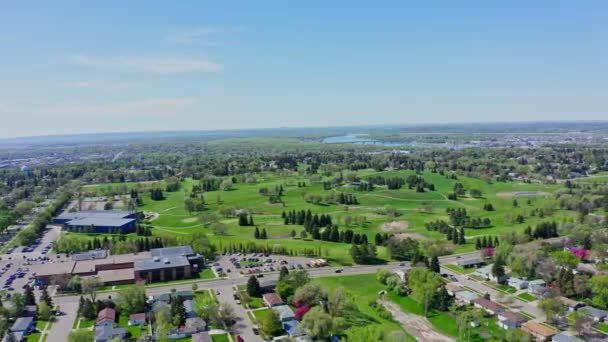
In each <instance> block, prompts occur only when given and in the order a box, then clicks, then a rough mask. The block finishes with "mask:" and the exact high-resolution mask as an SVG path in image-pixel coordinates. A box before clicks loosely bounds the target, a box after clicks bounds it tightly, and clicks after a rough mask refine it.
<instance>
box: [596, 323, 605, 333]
mask: <svg viewBox="0 0 608 342" xmlns="http://www.w3.org/2000/svg"><path fill="white" fill-rule="evenodd" d="M595 328H596V329H597V330H599V331H601V332H605V333H607V334H608V323H598V324H596V325H595Z"/></svg>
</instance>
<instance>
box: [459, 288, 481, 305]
mask: <svg viewBox="0 0 608 342" xmlns="http://www.w3.org/2000/svg"><path fill="white" fill-rule="evenodd" d="M455 297H456V301H457V302H458V303H459V304H462V305H468V304H473V303H474V302H475V300H476V299H477V298H479V296H478V295H477V294H475V293H473V292H471V291H467V290H464V291H458V292H456V294H455Z"/></svg>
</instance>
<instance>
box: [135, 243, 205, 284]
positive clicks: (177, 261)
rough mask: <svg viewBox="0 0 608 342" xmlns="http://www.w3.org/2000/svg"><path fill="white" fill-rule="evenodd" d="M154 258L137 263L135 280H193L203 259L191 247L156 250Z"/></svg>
mask: <svg viewBox="0 0 608 342" xmlns="http://www.w3.org/2000/svg"><path fill="white" fill-rule="evenodd" d="M150 254H151V255H152V258H149V259H139V260H136V261H135V265H134V268H135V279H136V280H140V281H141V280H143V281H147V282H149V283H151V282H154V281H167V280H180V279H188V278H192V275H193V274H196V273H197V272H198V271H199V266H200V263H201V262H203V260H202V257H201V256H200V255H199V254H197V253H194V251H193V250H192V247H190V246H179V247H167V248H154V249H152V250H150Z"/></svg>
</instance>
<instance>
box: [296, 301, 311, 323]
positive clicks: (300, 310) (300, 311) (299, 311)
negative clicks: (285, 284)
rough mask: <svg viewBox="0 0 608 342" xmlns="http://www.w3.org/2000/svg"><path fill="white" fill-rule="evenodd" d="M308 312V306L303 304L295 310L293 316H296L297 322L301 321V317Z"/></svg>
mask: <svg viewBox="0 0 608 342" xmlns="http://www.w3.org/2000/svg"><path fill="white" fill-rule="evenodd" d="M308 311H310V306H308V305H306V304H304V305H302V306H300V307H299V308H297V309H296V311H295V312H294V315H295V316H296V319H297V320H298V321H301V320H302V317H304V315H305V314H306V313H307V312H308Z"/></svg>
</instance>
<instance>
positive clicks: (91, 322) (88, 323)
mask: <svg viewBox="0 0 608 342" xmlns="http://www.w3.org/2000/svg"><path fill="white" fill-rule="evenodd" d="M95 322H96V320H95V319H91V320H85V319H81V320H80V326H79V329H85V328H90V327H92V326H94V325H95Z"/></svg>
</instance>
